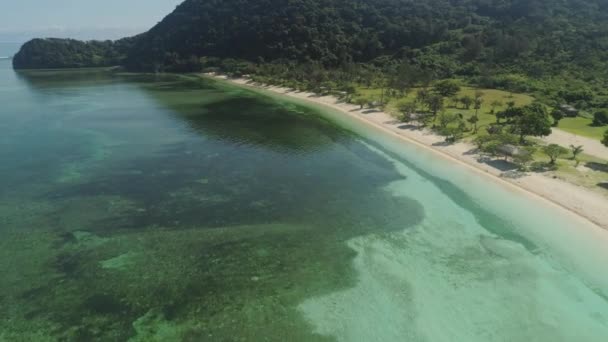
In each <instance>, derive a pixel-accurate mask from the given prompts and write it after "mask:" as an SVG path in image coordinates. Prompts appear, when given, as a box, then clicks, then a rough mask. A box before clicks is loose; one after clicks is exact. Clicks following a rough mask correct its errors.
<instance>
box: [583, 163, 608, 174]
mask: <svg viewBox="0 0 608 342" xmlns="http://www.w3.org/2000/svg"><path fill="white" fill-rule="evenodd" d="M585 167H587V168H590V169H591V170H593V171H599V172H608V163H597V162H587V163H585Z"/></svg>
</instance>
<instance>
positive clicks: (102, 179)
mask: <svg viewBox="0 0 608 342" xmlns="http://www.w3.org/2000/svg"><path fill="white" fill-rule="evenodd" d="M0 99H1V100H2V104H3V105H2V109H1V110H0V129H1V131H2V136H0V142H1V144H0V156H1V164H0V225H1V226H0V237H1V239H0V272H2V274H3V277H2V281H0V318H1V320H0V340H2V339H6V340H42V341H44V340H69V341H78V340H82V341H91V340H112V341H116V340H132V341H154V340H158V341H168V340H169V341H173V340H174V341H201V340H208V341H285V340H290V341H333V340H338V341H373V340H378V341H388V340H412V341H427V340H428V341H451V340H461V341H463V340H466V341H474V340H480V341H504V340H508V341H512V340H536V341H560V340H563V341H568V340H573V339H575V338H576V339H577V340H585V341H603V340H605V338H606V336H608V300H607V298H608V297H607V296H608V279H607V277H608V275H606V274H605V273H606V272H605V269H606V265H608V256H607V254H608V251H607V248H606V247H605V246H606V241H608V240H607V239H606V236H605V235H606V234H605V233H604V232H603V231H600V230H599V229H596V228H594V227H592V226H591V225H589V224H588V223H586V222H584V221H583V220H578V219H577V218H575V217H572V216H570V215H569V214H567V213H565V212H563V211H561V210H558V209H556V208H555V207H554V206H552V205H550V204H547V203H544V202H542V201H538V200H535V199H530V198H529V197H527V196H524V195H522V194H521V193H519V192H518V191H513V190H510V189H508V188H504V187H502V186H499V185H496V184H494V183H493V182H491V181H490V180H488V179H485V178H484V177H481V176H480V175H478V174H476V173H473V172H471V171H470V170H467V169H465V168H463V167H461V166H457V165H454V164H453V163H452V162H449V161H445V160H442V159H440V158H438V157H437V156H434V155H431V154H429V153H428V152H425V151H423V150H420V149H418V148H416V147H415V146H411V145H405V144H403V143H401V142H399V141H396V140H395V139H393V138H390V137H388V136H385V135H383V134H381V133H380V132H377V131H375V130H374V129H372V128H369V127H365V126H363V125H361V124H360V123H356V122H353V121H352V120H347V119H345V118H344V117H343V116H340V115H339V114H337V113H333V112H331V111H328V110H325V109H321V108H314V107H311V106H308V105H305V104H303V103H298V102H292V101H286V100H284V99H280V98H277V97H273V96H269V95H268V96H267V94H263V93H260V92H253V91H249V90H244V89H240V88H234V87H232V86H229V85H226V84H222V83H217V82H214V81H208V80H198V79H195V78H191V77H176V76H162V77H155V76H142V75H120V74H110V73H107V72H104V71H91V70H89V71H75V72H36V73H31V72H30V73H23V74H15V73H14V72H13V71H12V70H10V68H9V63H8V62H1V61H0ZM581 232H584V233H582V234H581Z"/></svg>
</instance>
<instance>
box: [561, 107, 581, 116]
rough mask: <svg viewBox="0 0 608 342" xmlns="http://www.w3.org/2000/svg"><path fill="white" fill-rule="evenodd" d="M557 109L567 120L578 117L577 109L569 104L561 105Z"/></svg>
mask: <svg viewBox="0 0 608 342" xmlns="http://www.w3.org/2000/svg"><path fill="white" fill-rule="evenodd" d="M559 109H560V110H561V111H562V112H563V113H564V115H565V116H567V117H569V118H574V117H577V116H578V109H576V108H574V106H571V105H569V104H563V105H561V106H559Z"/></svg>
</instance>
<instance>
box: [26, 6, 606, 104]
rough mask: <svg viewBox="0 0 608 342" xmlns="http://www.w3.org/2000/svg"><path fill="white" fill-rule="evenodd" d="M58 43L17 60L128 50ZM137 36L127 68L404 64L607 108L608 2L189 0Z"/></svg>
mask: <svg viewBox="0 0 608 342" xmlns="http://www.w3.org/2000/svg"><path fill="white" fill-rule="evenodd" d="M45 42H46V45H45ZM51 42H52V44H50V43H49V41H48V40H46V41H35V42H31V43H28V45H26V46H25V47H24V49H23V50H22V51H21V52H20V54H19V55H18V56H17V58H16V59H15V66H16V67H65V66H69V67H72V66H84V65H103V64H111V63H114V62H115V61H122V59H121V54H122V50H121V49H120V48H119V49H115V48H114V47H110V48H109V49H107V50H109V51H112V52H111V53H96V51H97V45H96V44H98V43H95V44H93V43H88V44H87V43H82V44H84V45H82V44H81V45H78V44H77V43H75V42H73V41H69V44H66V45H67V46H68V47H67V48H65V49H64V44H57V42H56V41H51ZM132 43H133V46H132V47H131V48H129V49H128V57H127V58H126V60H125V61H124V63H123V64H124V65H125V66H127V67H128V68H129V69H131V70H138V71H178V72H184V71H198V70H201V69H202V68H204V67H209V66H221V67H226V66H228V68H231V69H238V70H237V71H247V72H252V71H253V72H254V73H266V74H272V75H274V76H277V77H282V78H284V79H285V78H292V79H297V78H302V77H316V76H314V75H318V73H317V72H316V71H317V70H318V69H322V70H326V71H328V72H332V70H333V71H343V72H342V74H348V75H350V76H349V77H351V78H353V77H354V78H356V79H359V80H361V79H362V78H368V79H369V78H370V76H369V75H370V74H378V73H380V74H385V75H386V74H390V73H395V72H397V70H398V68H399V66H400V65H401V66H403V64H407V67H402V68H401V70H402V71H403V70H406V69H408V70H417V71H419V72H418V75H420V74H424V76H423V77H422V79H425V80H426V79H429V78H435V79H436V78H463V79H466V80H467V81H469V82H471V83H473V84H477V85H480V86H484V87H490V88H502V89H508V90H512V91H521V92H538V93H542V94H546V96H547V97H548V98H556V97H558V98H559V100H564V101H565V102H568V103H574V104H576V105H577V106H579V107H581V108H585V107H593V108H597V107H608V106H607V105H606V99H605V94H604V93H605V90H604V89H605V88H606V86H607V85H608V84H607V81H606V80H607V79H608V1H606V0H424V1H420V0H186V1H185V2H184V3H182V4H181V5H180V6H178V7H177V9H176V10H175V11H174V12H173V13H171V14H169V15H168V16H167V17H166V18H165V19H164V20H162V21H161V22H160V23H159V24H158V25H156V26H155V27H153V28H152V29H151V30H150V31H148V32H147V33H144V34H142V35H141V36H138V37H136V38H135V39H133V42H132ZM99 44H106V43H99ZM73 46H75V47H73ZM121 46H123V47H124V45H121ZM59 50H60V52H58V53H57V51H59ZM64 51H65V52H64ZM116 51H118V53H116ZM57 55H58V56H59V57H57ZM108 56H109V57H108ZM203 57H204V58H203ZM201 58H202V59H201ZM57 59H63V62H62V63H58V62H57ZM235 60H239V61H244V62H246V63H245V64H244V63H242V62H236V61H235ZM110 62H111V63H110ZM298 73H299V74H298ZM410 74H411V73H410ZM324 78H327V76H325V77H324ZM332 78H334V79H335V78H339V77H332ZM348 81H350V80H348ZM590 94H591V95H590ZM556 101H557V100H556Z"/></svg>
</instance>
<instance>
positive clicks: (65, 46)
mask: <svg viewBox="0 0 608 342" xmlns="http://www.w3.org/2000/svg"><path fill="white" fill-rule="evenodd" d="M133 39H134V38H126V39H121V40H118V41H115V42H112V41H90V42H82V41H78V40H74V39H56V38H49V39H33V40H31V41H29V42H27V43H26V44H25V45H23V46H22V47H21V50H20V51H19V53H17V54H16V55H15V57H14V58H13V67H14V68H15V69H45V68H82V67H103V66H115V65H120V64H122V63H123V61H124V59H125V57H126V54H127V52H128V50H129V49H130V47H131V43H132V41H133Z"/></svg>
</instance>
